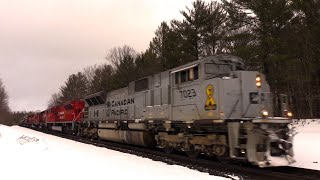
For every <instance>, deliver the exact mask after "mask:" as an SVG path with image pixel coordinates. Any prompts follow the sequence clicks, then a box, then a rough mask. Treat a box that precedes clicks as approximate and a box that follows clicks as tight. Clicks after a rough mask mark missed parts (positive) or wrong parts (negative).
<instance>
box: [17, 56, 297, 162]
mask: <svg viewBox="0 0 320 180" xmlns="http://www.w3.org/2000/svg"><path fill="white" fill-rule="evenodd" d="M275 99H277V100H278V103H277V104H278V106H276V107H277V108H273V107H274V100H275ZM274 112H281V116H279V117H276V116H275V115H274ZM291 116H292V113H291V112H290V111H288V105H287V99H286V96H285V95H281V97H274V96H273V95H272V94H271V93H270V87H269V85H268V83H267V81H266V78H265V76H264V75H263V74H262V73H259V72H257V71H247V70H244V64H243V60H242V59H240V58H239V57H236V56H232V55H225V54H223V55H214V56H210V57H207V58H203V59H200V60H197V61H194V62H191V63H189V64H185V65H183V66H180V67H177V68H174V69H170V70H167V71H164V72H161V73H157V74H154V75H151V76H148V77H145V78H142V79H139V80H136V81H133V82H130V83H129V84H128V86H127V87H124V88H121V89H117V90H114V91H110V92H98V93H95V94H91V95H89V96H86V97H83V99H79V100H74V101H71V102H69V103H66V104H64V105H62V106H56V107H51V108H49V109H47V110H45V111H42V112H38V113H34V114H31V115H29V116H27V117H26V118H25V119H24V120H23V121H22V125H23V126H27V127H35V128H39V129H45V130H49V131H61V132H64V133H70V134H75V135H78V136H85V137H90V138H99V139H102V140H108V141H115V142H121V143H127V144H132V145H139V146H147V147H158V148H161V149H163V150H164V151H165V152H167V153H170V152H172V151H183V152H186V154H188V155H189V156H190V157H197V156H198V155H199V154H206V155H208V156H212V157H216V158H218V159H230V160H237V161H246V162H249V163H251V164H254V165H257V166H259V167H273V166H287V165H289V164H291V163H293V162H295V160H294V157H293V155H294V154H293V144H292V141H293V136H294V130H293V129H291V128H290V127H289V126H288V125H289V124H290V123H291Z"/></svg>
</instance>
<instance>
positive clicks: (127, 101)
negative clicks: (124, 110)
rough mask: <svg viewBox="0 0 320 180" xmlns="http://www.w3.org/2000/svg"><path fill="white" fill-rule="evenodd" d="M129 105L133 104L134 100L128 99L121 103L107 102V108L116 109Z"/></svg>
mask: <svg viewBox="0 0 320 180" xmlns="http://www.w3.org/2000/svg"><path fill="white" fill-rule="evenodd" d="M130 104H134V98H128V99H124V100H121V101H108V102H107V107H110V106H111V107H118V106H125V105H130Z"/></svg>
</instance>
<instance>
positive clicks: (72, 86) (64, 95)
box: [60, 72, 88, 103]
mask: <svg viewBox="0 0 320 180" xmlns="http://www.w3.org/2000/svg"><path fill="white" fill-rule="evenodd" d="M60 91H61V101H62V102H63V103H65V102H68V101H71V100H75V99H80V98H83V97H84V96H85V95H86V94H87V92H88V91H87V79H86V76H85V75H84V74H83V73H81V72H78V73H77V74H72V75H70V76H69V78H68V80H67V82H66V83H65V85H64V86H61V87H60Z"/></svg>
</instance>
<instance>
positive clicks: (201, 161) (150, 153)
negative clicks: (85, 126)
mask: <svg viewBox="0 0 320 180" xmlns="http://www.w3.org/2000/svg"><path fill="white" fill-rule="evenodd" d="M42 132H43V131H42ZM44 133H47V134H51V135H56V136H59V137H62V138H67V139H70V140H74V141H77V142H81V143H85V144H91V145H95V146H98V147H103V148H107V149H111V150H116V151H120V152H124V153H129V154H133V155H137V156H141V157H145V158H149V159H152V160H154V161H161V162H164V163H167V164H170V165H180V166H184V167H188V168H190V169H194V170H198V171H200V172H205V173H209V174H210V175H215V176H222V177H227V178H231V179H240V180H256V179H258V180H260V179H261V180H264V179H266V180H270V179H272V180H303V179H306V180H318V179H320V171H316V170H310V169H303V168H296V167H276V168H264V169H261V168H258V167H252V166H248V165H239V164H226V163H221V162H218V161H214V160H212V159H208V158H205V157H204V158H198V159H191V158H188V157H187V156H185V155H184V154H182V153H175V154H165V153H164V152H162V151H160V150H159V149H157V148H154V149H151V148H145V147H140V146H132V145H127V144H121V143H116V142H109V141H102V140H93V139H88V138H83V137H78V136H73V135H68V134H63V133H59V132H44Z"/></svg>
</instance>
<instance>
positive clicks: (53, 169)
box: [0, 120, 320, 180]
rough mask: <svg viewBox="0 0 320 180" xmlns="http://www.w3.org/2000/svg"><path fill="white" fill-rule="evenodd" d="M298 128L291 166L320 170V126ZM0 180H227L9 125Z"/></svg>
mask: <svg viewBox="0 0 320 180" xmlns="http://www.w3.org/2000/svg"><path fill="white" fill-rule="evenodd" d="M293 126H295V127H296V129H297V132H298V134H297V135H296V136H295V139H294V151H295V159H296V160H297V162H296V163H294V164H292V166H295V167H302V168H308V169H316V170H320V120H305V121H299V122H296V123H294V124H293ZM230 177H232V176H230ZM0 178H1V179H33V180H37V179H41V180H42V179H46V180H56V179H78V180H81V179H113V178H116V179H139V180H144V179H148V180H150V179H153V180H156V179H166V180H171V179H174V180H176V179H186V180H188V179H201V180H202V179H227V178H224V177H217V176H212V175H209V174H207V173H201V172H198V171H195V170H191V169H188V168H185V167H181V166H177V165H168V164H165V163H162V162H157V161H153V160H150V159H147V158H142V157H138V156H135V155H130V154H125V153H121V152H117V151H113V150H108V149H106V148H100V147H95V146H92V145H87V144H83V143H79V142H75V141H71V140H67V139H63V138H59V137H55V136H52V135H47V134H44V133H41V132H37V131H33V130H30V129H26V128H22V127H19V126H13V127H8V126H5V125H0ZM233 178H237V177H233Z"/></svg>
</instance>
